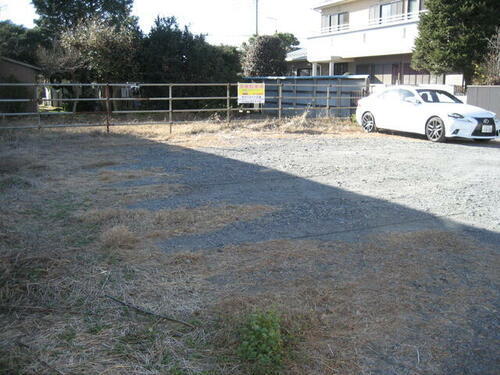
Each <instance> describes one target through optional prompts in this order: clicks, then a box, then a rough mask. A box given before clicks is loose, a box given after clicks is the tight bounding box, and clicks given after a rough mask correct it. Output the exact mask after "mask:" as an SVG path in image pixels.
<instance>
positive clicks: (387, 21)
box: [321, 10, 425, 34]
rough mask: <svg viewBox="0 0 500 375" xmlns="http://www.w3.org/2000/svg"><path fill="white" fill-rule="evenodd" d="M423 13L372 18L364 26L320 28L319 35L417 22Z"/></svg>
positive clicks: (347, 25)
mask: <svg viewBox="0 0 500 375" xmlns="http://www.w3.org/2000/svg"><path fill="white" fill-rule="evenodd" d="M424 12H425V10H421V11H417V12H411V13H402V14H397V15H395V16H390V17H380V18H374V19H371V20H370V21H369V22H368V23H366V24H357V25H350V24H344V25H334V26H327V27H322V28H321V34H334V33H341V32H345V31H357V30H364V29H371V28H376V27H380V26H385V25H391V24H398V23H403V22H407V21H417V20H418V19H419V17H420V14H421V13H424Z"/></svg>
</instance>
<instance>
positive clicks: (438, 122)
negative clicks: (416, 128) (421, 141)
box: [425, 116, 446, 142]
mask: <svg viewBox="0 0 500 375" xmlns="http://www.w3.org/2000/svg"><path fill="white" fill-rule="evenodd" d="M445 134H446V133H445V127H444V121H443V120H442V119H441V118H440V117H437V116H434V117H431V118H430V119H429V120H428V121H427V124H425V135H426V136H427V139H428V140H429V141H432V142H445V141H446V137H445Z"/></svg>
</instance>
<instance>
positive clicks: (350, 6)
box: [291, 0, 462, 85]
mask: <svg viewBox="0 0 500 375" xmlns="http://www.w3.org/2000/svg"><path fill="white" fill-rule="evenodd" d="M316 3H317V6H316V7H315V8H314V9H315V10H316V11H318V12H320V13H321V25H318V32H317V34H315V35H312V36H310V37H309V38H308V40H307V46H306V47H307V60H308V61H309V62H310V63H312V75H339V74H345V73H350V74H370V75H371V80H372V83H385V84H398V83H400V84H418V83H420V84H429V83H430V84H447V85H461V84H462V76H461V75H459V74H445V75H439V76H436V75H432V74H429V73H427V72H418V71H415V70H413V69H412V68H411V67H410V62H411V54H412V50H413V48H414V44H415V38H416V37H417V34H418V28H417V26H418V21H419V18H420V15H421V14H422V13H423V12H426V9H425V0H322V1H319V2H318V1H316ZM291 61H293V60H291Z"/></svg>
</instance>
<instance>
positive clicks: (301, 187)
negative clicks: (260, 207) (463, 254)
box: [137, 134, 500, 251]
mask: <svg viewBox="0 0 500 375" xmlns="http://www.w3.org/2000/svg"><path fill="white" fill-rule="evenodd" d="M220 142H222V145H221V146H220V145H217V144H216V145H215V146H214V147H197V148H195V149H192V148H189V149H178V150H177V151H174V152H168V153H165V152H163V150H164V147H163V146H161V145H159V146H158V147H157V148H155V147H151V148H149V149H148V150H147V152H146V153H145V154H143V155H142V156H141V158H140V160H141V162H140V163H139V164H138V165H137V167H138V168H140V167H145V166H147V167H162V168H165V170H166V171H167V172H171V173H173V174H179V175H180V176H181V177H179V179H178V180H177V181H176V182H178V183H181V184H184V185H186V186H188V187H189V193H187V194H183V195H180V196H177V197H175V198H168V199H165V200H153V201H147V202H143V203H141V204H139V205H137V207H147V208H150V209H155V208H160V207H161V208H165V207H168V208H175V207H186V206H187V207H195V206H200V205H204V204H220V203H232V204H243V203H244V204H249V203H253V204H267V205H276V206H279V207H280V210H278V211H277V212H275V213H273V214H270V215H268V216H266V217H265V218H262V219H261V220H257V221H254V222H252V223H251V224H250V223H239V224H236V225H232V226H231V227H229V228H225V229H224V230H222V231H220V232H215V233H208V234H204V235H200V236H193V237H189V236H188V237H180V238H176V239H175V240H172V241H169V242H168V243H165V244H164V246H165V249H166V250H167V251H174V250H175V249H176V248H188V249H193V248H203V247H206V246H207V243H208V244H213V245H214V246H224V245H228V244H233V243H242V242H247V241H265V240H271V239H278V238H321V239H328V240H353V239H359V238H360V236H364V235H366V234H373V233H374V232H385V231H389V232H390V231H411V230H422V229H424V228H428V229H446V230H454V231H457V232H463V231H466V232H467V233H469V234H470V235H473V236H475V237H477V238H480V239H481V240H483V241H489V242H492V243H494V242H495V240H496V239H497V237H495V232H496V231H498V229H499V228H500V203H499V202H500V189H498V186H500V163H499V160H498V158H499V151H500V142H497V141H495V142H491V143H489V144H478V143H474V142H468V141H463V142H460V141H452V142H449V143H446V144H433V143H431V142H428V141H425V140H422V139H419V138H413V137H406V136H391V135H387V134H380V135H375V136H363V135H362V136H358V137H340V138H339V137H335V138H334V137H328V136H305V137H297V136H293V137H292V136H290V137H265V138H262V137H255V138H248V136H245V137H240V136H238V135H235V134H227V135H225V136H221V138H220ZM228 146H229V147H228ZM186 171H189V173H186Z"/></svg>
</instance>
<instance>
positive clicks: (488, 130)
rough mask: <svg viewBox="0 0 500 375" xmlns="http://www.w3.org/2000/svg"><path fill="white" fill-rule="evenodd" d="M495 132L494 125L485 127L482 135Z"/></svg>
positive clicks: (482, 129)
mask: <svg viewBox="0 0 500 375" xmlns="http://www.w3.org/2000/svg"><path fill="white" fill-rule="evenodd" d="M492 131H493V125H483V127H482V128H481V132H482V133H491V132H492Z"/></svg>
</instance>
